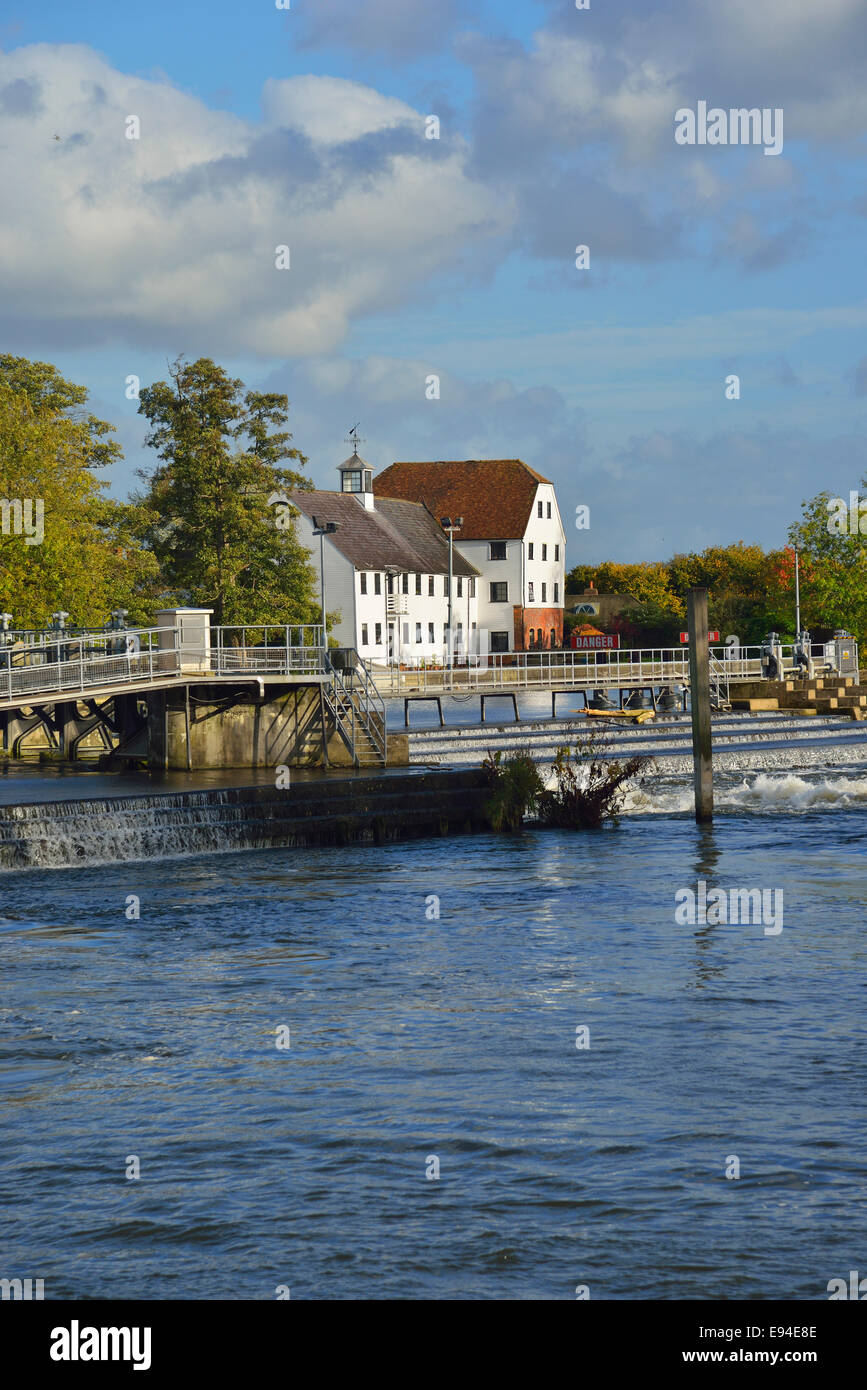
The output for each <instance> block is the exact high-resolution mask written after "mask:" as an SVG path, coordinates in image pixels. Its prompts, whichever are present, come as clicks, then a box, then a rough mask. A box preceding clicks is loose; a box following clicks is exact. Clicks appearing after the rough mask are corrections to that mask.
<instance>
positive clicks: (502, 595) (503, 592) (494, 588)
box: [491, 580, 509, 603]
mask: <svg viewBox="0 0 867 1390" xmlns="http://www.w3.org/2000/svg"><path fill="white" fill-rule="evenodd" d="M508 602H509V586H508V584H507V583H506V582H505V580H492V581H491V603H508Z"/></svg>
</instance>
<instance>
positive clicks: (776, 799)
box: [623, 771, 867, 816]
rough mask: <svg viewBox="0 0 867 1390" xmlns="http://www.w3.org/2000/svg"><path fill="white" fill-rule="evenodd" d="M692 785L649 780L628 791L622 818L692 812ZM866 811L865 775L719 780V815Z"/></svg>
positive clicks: (824, 773)
mask: <svg viewBox="0 0 867 1390" xmlns="http://www.w3.org/2000/svg"><path fill="white" fill-rule="evenodd" d="M694 806H695V801H694V792H693V787H692V782H691V780H690V781H687V780H686V779H684V778H663V779H659V780H657V781H653V780H649V781H647V782H645V784H644V785H643V786H641V787H633V788H631V789H630V790H629V791H628V793H627V796H626V799H625V802H624V806H623V814H624V815H635V816H637V815H682V814H686V813H692V811H693V810H694ZM849 808H867V776H865V775H864V774H863V772H861V771H859V772H855V773H846V772H843V771H839V772H837V773H836V774H834V773H830V772H828V771H819V772H816V773H815V774H814V775H812V776H810V775H806V776H799V775H797V774H796V773H793V772H790V773H781V774H780V775H779V776H775V775H774V774H773V773H765V772H759V773H756V775H755V776H754V777H743V778H739V777H733V776H732V775H731V774H728V775H725V774H724V775H719V774H718V775H717V776H716V777H715V778H714V811H715V813H717V814H723V815H747V816H750V815H761V816H773V815H788V816H794V815H804V814H805V813H806V812H808V811H835V810H848V809H849Z"/></svg>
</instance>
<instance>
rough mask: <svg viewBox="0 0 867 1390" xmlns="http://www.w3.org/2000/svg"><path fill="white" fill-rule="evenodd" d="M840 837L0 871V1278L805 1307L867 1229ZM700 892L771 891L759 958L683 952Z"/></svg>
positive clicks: (272, 854)
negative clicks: (681, 912)
mask: <svg viewBox="0 0 867 1390" xmlns="http://www.w3.org/2000/svg"><path fill="white" fill-rule="evenodd" d="M864 836H865V822H864V816H863V812H862V811H861V810H860V809H857V808H849V809H840V808H838V809H837V810H836V812H835V814H834V815H833V816H831V815H828V814H825V813H817V812H814V811H812V810H806V811H803V812H801V813H799V814H798V815H797V816H794V817H793V816H790V815H783V816H780V815H773V816H771V815H768V816H763V817H762V818H761V819H759V818H757V817H756V816H755V815H754V814H751V815H744V814H743V813H740V814H738V813H735V812H734V811H732V812H730V813H729V814H727V815H726V816H722V817H720V819H719V820H718V821H717V822H716V823H715V824H714V825H713V826H712V827H704V828H701V829H700V828H697V827H696V826H695V824H694V823H693V822H692V821H691V819H690V818H689V817H688V816H686V815H681V816H666V815H659V814H657V815H655V816H636V817H632V818H627V819H625V820H624V821H623V822H622V823H621V826H620V827H619V829H606V830H604V831H601V832H595V833H587V834H575V835H568V834H561V833H559V832H548V833H540V832H530V833H526V834H524V835H521V836H518V837H516V838H515V839H511V838H509V837H502V838H498V837H489V836H479V837H475V838H469V839H460V840H436V841H427V842H425V841H414V842H410V843H408V844H403V845H392V846H369V847H363V848H352V847H350V848H344V849H329V850H301V851H299V850H281V849H275V850H267V851H261V852H257V853H250V852H241V853H236V854H223V855H210V856H198V857H189V858H186V859H179V860H175V861H171V862H158V861H157V862H152V863H136V864H113V865H106V866H104V867H100V868H97V869H93V868H86V869H85V868H76V869H68V870H61V871H57V872H54V873H47V872H44V871H41V870H30V871H28V872H26V873H22V874H16V875H9V876H7V877H6V878H5V879H4V895H3V901H2V905H0V910H2V915H3V922H2V930H0V1038H2V1067H3V1079H4V1096H5V1100H6V1105H5V1109H4V1144H3V1147H2V1151H0V1199H3V1200H4V1210H5V1213H6V1215H5V1231H4V1241H3V1250H4V1261H5V1262H6V1264H7V1265H8V1266H9V1267H8V1268H4V1271H3V1273H4V1275H5V1276H6V1277H11V1276H12V1275H17V1274H21V1275H22V1276H26V1275H28V1274H30V1275H32V1276H39V1277H44V1278H45V1280H46V1294H47V1296H49V1297H61V1298H69V1297H74V1296H75V1297H78V1296H86V1297H99V1296H104V1297H137V1296H143V1297H148V1298H167V1297H168V1298H180V1297H196V1298H273V1296H274V1289H275V1287H276V1285H277V1284H280V1283H286V1284H288V1285H289V1286H290V1287H291V1289H292V1297H293V1298H304V1297H317V1298H329V1299H333V1298H336V1299H342V1298H385V1297H485V1298H532V1297H550V1298H572V1297H573V1296H574V1287H575V1285H576V1284H577V1283H579V1282H585V1283H588V1284H589V1285H590V1289H591V1296H592V1297H595V1298H626V1299H628V1298H635V1297H654V1296H658V1297H664V1298H708V1297H722V1298H751V1297H755V1298H787V1299H788V1298H824V1297H826V1296H827V1294H826V1285H827V1281H828V1279H829V1278H831V1277H832V1276H833V1275H835V1274H836V1273H838V1272H839V1271H840V1270H846V1269H849V1268H857V1267H858V1259H859V1258H861V1254H862V1253H863V1248H864V1236H865V1215H867V1199H865V1188H864V1175H865V1139H864V1134H865V1125H864V1113H863V1109H864V1095H865V1082H867V1061H865V1056H867V1053H865V1049H864V1047H863V1045H862V1039H861V1032H862V1029H863V1023H862V1019H863V995H864V985H865V975H864V965H865V949H867V948H865V944H864V940H865V938H864V932H863V926H862V917H863V902H864V896H865V893H864V890H865V874H864V869H863V867H862V866H863V852H864ZM700 877H704V878H705V879H706V880H707V881H709V882H710V881H713V882H714V883H718V884H719V885H721V886H724V887H735V886H743V887H750V886H768V887H775V886H778V885H781V884H782V885H784V887H785V893H786V912H785V928H784V930H783V932H782V933H781V934H780V935H779V936H778V937H766V936H764V935H763V933H762V930H761V928H760V927H753V926H722V927H710V928H709V929H706V928H697V927H682V926H678V925H676V924H675V921H674V893H675V891H676V890H677V888H679V887H681V886H684V885H694V884H695V881H696V879H697V878H700ZM130 894H135V895H136V896H137V897H138V899H139V902H140V916H139V918H138V919H135V920H128V919H127V917H126V914H125V904H126V902H127V899H128V895H130ZM431 894H436V895H437V897H438V899H439V916H438V917H437V916H433V917H431V916H428V915H427V914H426V904H427V900H428V897H429V895H431ZM579 1027H587V1028H589V1030H590V1047H589V1048H587V1049H584V1050H578V1049H576V1046H575V1040H576V1029H577V1028H579ZM280 1028H288V1030H289V1034H288V1036H289V1046H288V1047H286V1048H285V1049H283V1050H281V1049H279V1048H278V1047H277V1045H276V1041H277V1037H278V1032H277V1030H278V1029H280ZM820 1141H821V1142H820ZM733 1153H736V1154H738V1155H739V1157H740V1160H741V1173H742V1176H741V1178H740V1180H739V1181H737V1182H728V1181H726V1179H725V1177H724V1165H725V1159H726V1156H727V1155H729V1154H733ZM130 1154H137V1155H138V1156H139V1158H140V1160H141V1179H140V1180H139V1181H137V1182H135V1181H128V1180H127V1179H126V1178H125V1176H124V1168H125V1161H126V1157H127V1155H130ZM430 1154H436V1155H437V1156H438V1157H439V1160H440V1171H441V1177H440V1179H439V1181H428V1180H427V1179H426V1178H425V1168H426V1163H427V1158H428V1155H430ZM503 1252H509V1258H508V1259H504V1258H502V1256H503Z"/></svg>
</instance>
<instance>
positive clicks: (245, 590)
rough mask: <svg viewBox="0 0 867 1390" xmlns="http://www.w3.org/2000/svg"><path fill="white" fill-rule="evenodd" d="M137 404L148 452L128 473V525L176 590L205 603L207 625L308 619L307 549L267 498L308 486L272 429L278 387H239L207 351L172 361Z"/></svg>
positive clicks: (313, 611)
mask: <svg viewBox="0 0 867 1390" xmlns="http://www.w3.org/2000/svg"><path fill="white" fill-rule="evenodd" d="M139 409H140V412H141V414H143V415H144V416H146V417H147V419H148V421H149V424H150V430H149V433H148V435H147V438H146V443H147V444H148V445H149V446H150V447H152V448H153V449H155V450H156V453H157V455H158V457H159V459H160V463H159V465H158V466H157V468H156V469H155V471H154V472H153V473H152V474H148V473H146V472H142V473H141V474H140V476H141V477H142V478H143V480H144V481H145V482H146V483H147V488H146V491H145V492H144V493H143V494H140V495H139V496H138V497H137V498H136V499H135V501H136V504H137V507H138V517H139V528H140V534H141V535H142V537H143V538H144V539H145V540H146V541H147V544H148V545H149V546H150V547H151V548H152V550H153V552H154V554H155V555H156V557H157V560H158V561H159V564H160V568H161V571H162V573H163V576H164V578H165V581H166V583H167V584H168V585H169V587H170V588H171V590H172V591H173V593H174V594H175V595H176V597H177V598H178V599H179V600H181V601H183V602H186V603H190V604H193V605H195V606H197V607H205V608H213V610H214V622H216V623H228V624H236V623H258V622H263V621H266V620H267V621H270V622H275V623H284V622H285V623H296V622H314V621H316V619H317V617H318V614H319V610H318V607H317V605H316V603H315V599H314V580H315V572H314V570H313V567H312V565H311V563H310V555H309V552H308V551H307V549H306V548H305V547H304V546H303V545H302V544H301V543H300V541H299V540H298V538H297V535H296V533H295V530H294V526H290V527H288V528H286V529H283V530H279V529H278V528H277V526H276V524H275V513H274V510H273V508H271V507H269V505H268V498H269V496H270V495H271V494H272V493H273V492H275V491H277V492H280V491H284V490H287V489H299V488H309V486H310V483H309V481H308V479H307V478H306V476H305V475H304V474H303V473H302V472H301V470H302V469H303V468H304V466H305V464H306V462H307V460H306V459H305V458H304V456H303V454H301V452H300V451H299V450H298V449H296V448H293V447H292V446H291V443H290V441H291V439H292V435H291V434H290V433H289V431H288V430H287V429H285V428H284V427H285V425H286V422H287V420H288V409H289V403H288V400H287V398H286V396H283V395H279V394H277V393H276V392H270V393H262V392H259V391H245V390H244V385H243V382H241V381H239V380H236V379H234V378H231V377H229V376H228V375H227V373H226V372H225V371H224V370H223V368H222V367H219V366H217V365H216V364H215V363H214V362H212V361H211V360H210V359H209V358H199V359H198V361H196V362H192V363H188V362H186V361H185V360H184V359H183V358H178V359H177V361H175V362H174V363H173V364H172V365H171V368H170V380H169V381H158V382H156V383H155V384H154V385H152V386H149V387H147V388H146V389H144V390H143V391H142V392H141V397H140V406H139Z"/></svg>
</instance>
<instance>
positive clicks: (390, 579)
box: [386, 574, 394, 594]
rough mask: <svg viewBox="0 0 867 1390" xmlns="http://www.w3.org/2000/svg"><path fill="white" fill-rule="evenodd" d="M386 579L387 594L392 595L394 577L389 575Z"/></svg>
mask: <svg viewBox="0 0 867 1390" xmlns="http://www.w3.org/2000/svg"><path fill="white" fill-rule="evenodd" d="M386 579H387V587H388V592H389V593H390V594H393V593H394V575H393V574H389V575H387V576H386Z"/></svg>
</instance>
